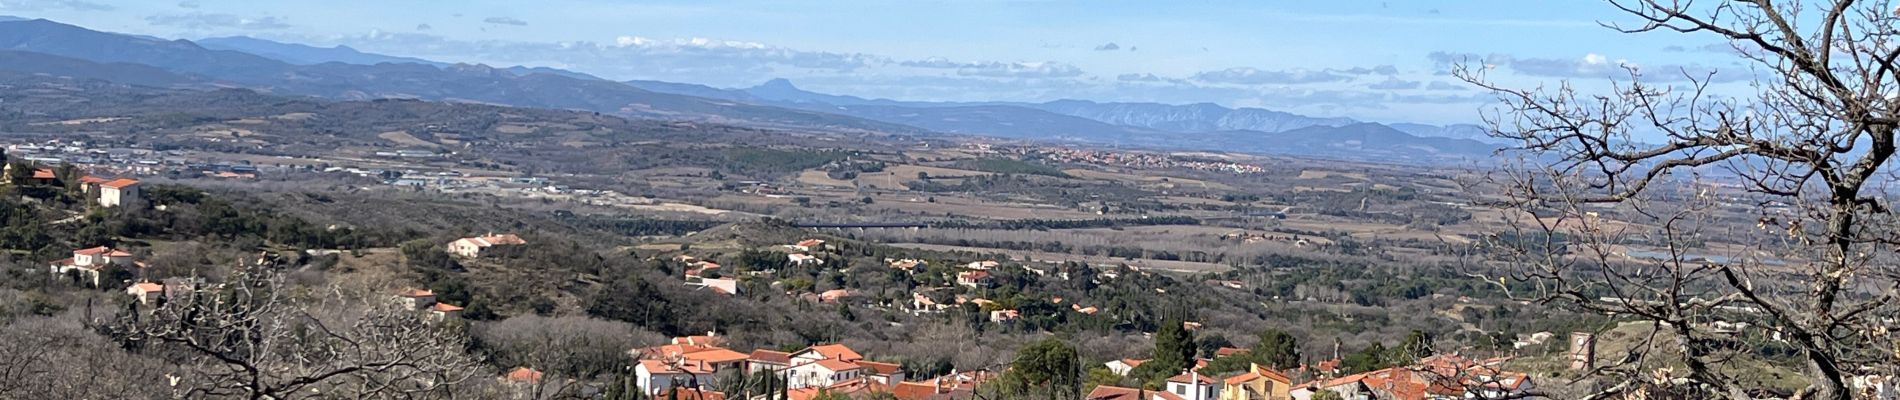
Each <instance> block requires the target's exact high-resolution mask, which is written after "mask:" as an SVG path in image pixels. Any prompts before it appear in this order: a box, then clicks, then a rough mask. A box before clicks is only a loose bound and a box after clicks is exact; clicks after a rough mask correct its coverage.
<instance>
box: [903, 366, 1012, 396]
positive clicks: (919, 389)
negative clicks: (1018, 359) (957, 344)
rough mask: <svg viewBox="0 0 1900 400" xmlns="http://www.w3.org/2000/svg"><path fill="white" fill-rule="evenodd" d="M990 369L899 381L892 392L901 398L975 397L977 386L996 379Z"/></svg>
mask: <svg viewBox="0 0 1900 400" xmlns="http://www.w3.org/2000/svg"><path fill="white" fill-rule="evenodd" d="M995 377H996V374H992V373H989V372H988V371H963V372H952V373H950V374H949V375H944V376H939V377H936V378H931V379H929V380H922V381H913V382H899V383H898V384H897V385H894V386H892V387H891V394H892V395H893V396H895V397H897V398H898V399H899V400H954V399H970V398H975V397H976V396H975V393H976V388H977V386H978V385H981V384H983V383H984V382H987V381H989V380H990V379H994V378H995Z"/></svg>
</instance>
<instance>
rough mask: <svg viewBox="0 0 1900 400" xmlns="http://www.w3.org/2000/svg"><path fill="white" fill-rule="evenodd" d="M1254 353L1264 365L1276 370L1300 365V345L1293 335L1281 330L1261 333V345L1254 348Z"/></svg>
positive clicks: (1269, 330)
mask: <svg viewBox="0 0 1900 400" xmlns="http://www.w3.org/2000/svg"><path fill="white" fill-rule="evenodd" d="M1252 353H1254V354H1256V355H1258V357H1259V358H1260V360H1261V361H1262V362H1263V363H1264V364H1269V365H1272V366H1273V368H1276V369H1283V370H1284V369H1289V368H1294V367H1298V366H1299V365H1300V343H1299V340H1298V339H1295V338H1294V337H1293V335H1291V334H1288V333H1286V331H1282V330H1279V329H1268V330H1265V331H1261V332H1260V345H1258V346H1254V349H1253V350H1252Z"/></svg>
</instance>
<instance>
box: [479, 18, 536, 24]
mask: <svg viewBox="0 0 1900 400" xmlns="http://www.w3.org/2000/svg"><path fill="white" fill-rule="evenodd" d="M482 22H486V23H490V24H495V25H513V26H528V21H522V20H520V19H516V18H514V17H488V18H485V19H482Z"/></svg>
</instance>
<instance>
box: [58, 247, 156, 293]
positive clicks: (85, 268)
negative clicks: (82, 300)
mask: <svg viewBox="0 0 1900 400" xmlns="http://www.w3.org/2000/svg"><path fill="white" fill-rule="evenodd" d="M112 266H118V267H129V268H144V267H145V264H143V263H140V262H138V261H136V260H134V259H133V258H132V253H128V252H125V251H124V250H114V249H112V248H110V247H105V246H99V247H93V248H88V249H79V250H73V257H72V258H67V259H62V260H59V261H54V262H53V264H52V267H51V271H52V273H53V274H54V275H61V274H66V273H68V271H78V273H79V275H80V278H81V279H86V280H90V281H92V285H93V286H99V285H100V283H101V282H100V281H99V279H100V277H99V273H100V271H103V270H105V269H106V268H107V267H112Z"/></svg>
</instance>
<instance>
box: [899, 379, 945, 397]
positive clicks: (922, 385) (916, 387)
mask: <svg viewBox="0 0 1900 400" xmlns="http://www.w3.org/2000/svg"><path fill="white" fill-rule="evenodd" d="M937 394H938V391H937V385H934V384H931V383H929V382H898V383H897V386H895V387H892V388H891V395H892V396H896V397H897V400H928V399H930V397H931V396H936V395H937Z"/></svg>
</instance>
